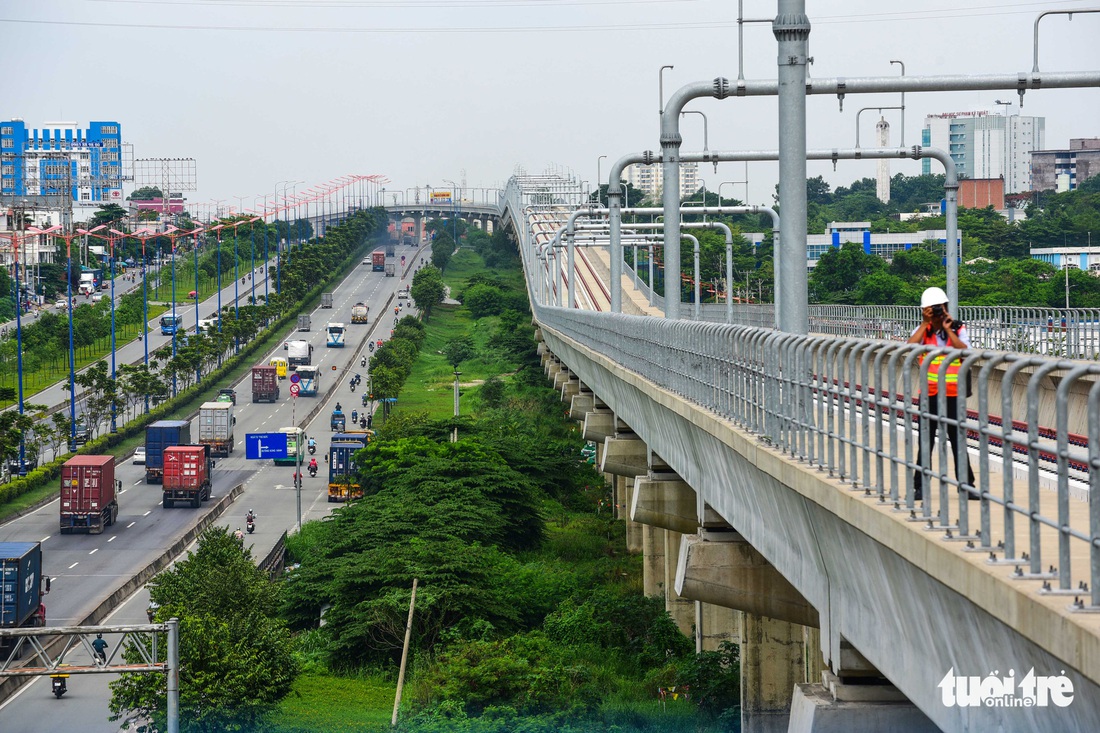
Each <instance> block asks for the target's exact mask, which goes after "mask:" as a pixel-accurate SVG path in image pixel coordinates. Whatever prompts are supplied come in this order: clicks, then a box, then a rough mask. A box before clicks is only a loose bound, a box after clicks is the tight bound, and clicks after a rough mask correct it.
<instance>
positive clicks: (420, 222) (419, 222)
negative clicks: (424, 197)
mask: <svg viewBox="0 0 1100 733" xmlns="http://www.w3.org/2000/svg"><path fill="white" fill-rule="evenodd" d="M412 218H413V227H414V229H413V231H414V232H415V235H414V236H415V237H416V246H418V247H419V246H420V244H421V243H422V242H423V241H424V215H423V214H413V215H412Z"/></svg>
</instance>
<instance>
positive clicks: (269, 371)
mask: <svg viewBox="0 0 1100 733" xmlns="http://www.w3.org/2000/svg"><path fill="white" fill-rule="evenodd" d="M252 401H253V402H278V401H279V375H278V370H277V369H276V368H275V367H273V366H258V367H252Z"/></svg>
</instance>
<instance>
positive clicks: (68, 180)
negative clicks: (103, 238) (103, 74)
mask: <svg viewBox="0 0 1100 733" xmlns="http://www.w3.org/2000/svg"><path fill="white" fill-rule="evenodd" d="M66 193H67V197H68V199H69V200H70V201H71V202H72V204H74V205H76V206H99V205H102V204H104V203H110V202H112V201H114V202H121V201H122V133H121V127H120V125H119V124H118V123H117V122H113V121H112V122H105V121H93V122H89V123H88V127H87V129H81V128H80V127H79V126H78V124H77V123H76V122H46V123H43V126H42V128H41V129H37V128H33V129H32V128H28V127H27V124H26V123H25V122H24V121H23V120H21V119H12V120H8V121H6V122H0V195H3V196H4V197H19V196H58V197H62V198H64V197H66Z"/></svg>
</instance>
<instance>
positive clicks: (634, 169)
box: [623, 163, 703, 200]
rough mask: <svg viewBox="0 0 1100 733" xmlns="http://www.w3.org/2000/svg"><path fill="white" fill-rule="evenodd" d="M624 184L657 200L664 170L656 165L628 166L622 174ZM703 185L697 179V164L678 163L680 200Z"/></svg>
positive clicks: (661, 188) (663, 180) (662, 183)
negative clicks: (624, 180)
mask: <svg viewBox="0 0 1100 733" xmlns="http://www.w3.org/2000/svg"><path fill="white" fill-rule="evenodd" d="M623 177H624V178H626V182H627V183H629V184H630V185H631V186H633V187H634V188H638V189H641V190H642V191H645V193H646V196H648V197H649V198H650V199H653V200H657V199H660V197H661V191H662V190H663V189H664V183H665V178H664V170H663V169H662V166H661V165H660V164H659V163H658V164H654V165H630V166H627V168H626V170H625V171H624V172H623ZM701 185H703V184H702V182H701V181H700V179H699V164H698V163H680V198H681V199H683V198H687V197H688V196H690V195H692V194H693V193H695V192H696V191H698V190H699V187H700V186H701Z"/></svg>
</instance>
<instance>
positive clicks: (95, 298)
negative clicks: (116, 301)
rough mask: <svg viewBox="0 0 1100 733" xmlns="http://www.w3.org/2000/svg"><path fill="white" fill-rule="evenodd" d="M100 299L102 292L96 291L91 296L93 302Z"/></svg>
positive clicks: (101, 298)
mask: <svg viewBox="0 0 1100 733" xmlns="http://www.w3.org/2000/svg"><path fill="white" fill-rule="evenodd" d="M101 300H103V293H96V294H95V295H93V296H92V302H93V303H98V302H99V301H101Z"/></svg>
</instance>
